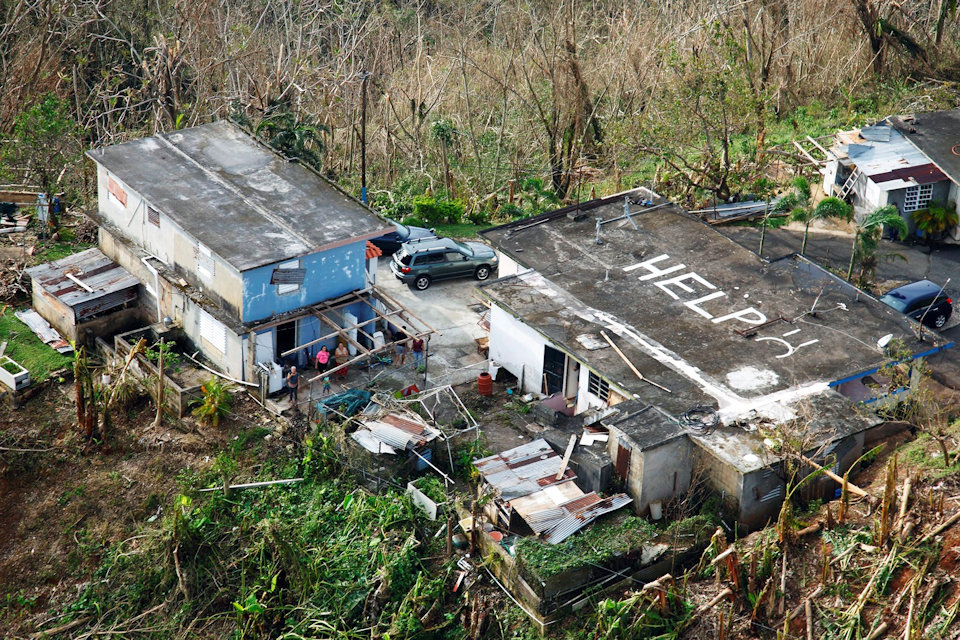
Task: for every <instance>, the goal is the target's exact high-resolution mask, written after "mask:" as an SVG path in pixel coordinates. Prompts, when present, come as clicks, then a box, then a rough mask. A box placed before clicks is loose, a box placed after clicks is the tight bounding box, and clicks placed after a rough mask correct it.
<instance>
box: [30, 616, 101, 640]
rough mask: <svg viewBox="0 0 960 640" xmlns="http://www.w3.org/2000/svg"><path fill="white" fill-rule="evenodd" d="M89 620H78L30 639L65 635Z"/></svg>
mask: <svg viewBox="0 0 960 640" xmlns="http://www.w3.org/2000/svg"><path fill="white" fill-rule="evenodd" d="M89 619H90V618H89V617H84V618H77V619H76V620H74V621H73V622H68V623H67V624H63V625H60V626H59V627H54V628H52V629H45V630H43V631H37V632H36V633H34V634H33V635H32V636H30V637H31V638H52V637H53V636H56V635H60V634H61V633H65V632H67V631H70V630H71V629H76V628H77V627H79V626H80V625H82V624H83V623H85V622H86V621H87V620H89Z"/></svg>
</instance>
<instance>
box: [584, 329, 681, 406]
mask: <svg viewBox="0 0 960 640" xmlns="http://www.w3.org/2000/svg"><path fill="white" fill-rule="evenodd" d="M600 335H601V336H603V339H604V340H606V341H607V343H608V344H609V345H610V346H611V347H613V350H614V351H616V352H617V355H618V356H620V359H621V360H623V361H624V362H626V363H627V366H628V367H630V370H631V371H633V372H634V373H635V374H636V375H637V377H638V378H640V380H642V381H643V382H646V383H647V384H652V385H653V386H655V387H656V388H658V389H661V390H663V391H666V392H667V393H673V392H672V391H670V389H667V388H666V387H664V386H662V385H659V384H657V383H656V382H654V381H653V380H650V379H648V378H646V377H644V375H643V374H642V373H640V371H639V370H638V369H637V368H636V367H635V366H633V363H632V362H630V360H629V359H628V358H627V356H625V355H623V351H620V347H618V346H617V345H615V344H614V343H613V340H611V339H610V336H608V335H607V334H606V332H605V331H601V332H600Z"/></svg>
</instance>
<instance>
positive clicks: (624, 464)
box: [614, 443, 630, 482]
mask: <svg viewBox="0 0 960 640" xmlns="http://www.w3.org/2000/svg"><path fill="white" fill-rule="evenodd" d="M614 470H615V471H616V472H617V477H618V478H620V479H621V480H623V481H624V482H626V481H627V474H629V473H630V448H629V447H625V446H623V444H622V443H617V463H616V466H615V467H614Z"/></svg>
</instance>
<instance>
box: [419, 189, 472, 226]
mask: <svg viewBox="0 0 960 640" xmlns="http://www.w3.org/2000/svg"><path fill="white" fill-rule="evenodd" d="M463 211H464V206H463V203H462V202H460V201H459V200H438V199H436V198H431V197H430V196H418V197H416V198H414V199H413V215H414V216H416V217H418V218H420V219H421V220H424V221H425V222H426V223H427V225H428V226H433V225H438V224H456V223H457V222H460V219H461V217H463Z"/></svg>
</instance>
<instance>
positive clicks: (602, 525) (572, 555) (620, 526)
mask: <svg viewBox="0 0 960 640" xmlns="http://www.w3.org/2000/svg"><path fill="white" fill-rule="evenodd" d="M656 535H657V530H656V528H655V527H654V526H653V525H651V524H650V523H649V522H647V520H645V519H644V518H639V517H637V516H626V517H624V518H622V519H619V520H601V521H598V522H596V523H594V524H593V525H592V526H590V527H589V528H587V529H585V530H583V531H582V532H580V533H578V534H577V535H574V536H571V537H569V538H567V539H566V540H565V541H563V542H562V543H560V544H556V545H554V544H548V543H546V542H541V541H540V540H538V539H536V538H530V537H523V538H520V539H519V540H518V541H517V557H518V558H519V561H520V562H521V563H522V565H523V567H524V568H525V569H526V570H527V571H529V572H530V573H531V574H532V575H533V576H536V577H537V578H539V579H541V580H546V579H547V578H551V577H553V576H555V575H558V574H561V573H563V572H564V571H568V570H570V569H575V568H579V567H582V566H584V565H603V564H604V563H607V562H609V561H610V560H612V559H613V558H615V557H619V556H628V555H630V554H633V553H636V552H638V551H639V550H640V549H641V548H642V547H643V545H644V544H647V543H649V542H650V541H651V540H653V538H655V537H656Z"/></svg>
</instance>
